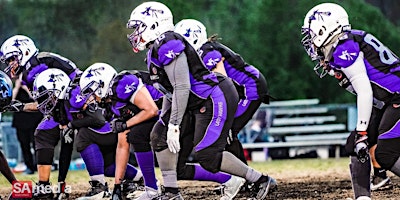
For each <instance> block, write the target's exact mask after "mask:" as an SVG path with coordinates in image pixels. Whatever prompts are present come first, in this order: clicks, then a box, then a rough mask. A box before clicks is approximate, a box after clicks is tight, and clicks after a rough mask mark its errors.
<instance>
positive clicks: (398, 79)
mask: <svg viewBox="0 0 400 200" xmlns="http://www.w3.org/2000/svg"><path fill="white" fill-rule="evenodd" d="M330 65H331V67H332V68H333V69H335V70H340V71H342V72H343V73H344V74H345V75H346V76H347V78H348V79H349V80H350V82H351V85H352V87H353V88H354V93H356V94H357V107H358V121H357V130H359V131H365V130H366V128H367V126H368V124H369V119H370V116H371V109H372V101H373V100H374V99H375V100H376V101H381V102H382V103H383V104H385V105H386V106H385V108H384V109H386V108H387V106H388V105H389V104H392V103H394V102H393V99H394V97H395V96H396V95H397V94H398V93H399V92H400V60H399V59H398V57H397V56H396V55H394V54H393V53H392V51H390V50H389V49H388V48H387V47H386V46H384V45H383V44H382V43H381V42H380V41H379V40H378V39H377V38H375V37H374V36H373V35H371V34H369V33H367V32H365V31H361V30H352V31H351V32H348V33H346V34H345V35H344V36H342V37H341V38H339V43H338V45H337V46H336V48H335V49H334V51H333V53H332V58H331V59H330ZM390 118H392V119H390V120H389V116H388V119H386V118H385V115H384V116H383V118H382V120H381V125H380V136H379V139H390V138H397V137H400V125H397V120H398V118H396V119H393V116H391V117H390ZM393 120H394V121H393ZM382 128H384V129H382Z"/></svg>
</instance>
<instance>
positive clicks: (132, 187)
mask: <svg viewBox="0 0 400 200" xmlns="http://www.w3.org/2000/svg"><path fill="white" fill-rule="evenodd" d="M121 185H122V197H127V198H130V197H129V196H132V195H131V194H133V193H135V192H136V191H137V190H141V192H143V191H144V180H143V178H141V179H140V180H139V181H132V180H123V181H122V183H121Z"/></svg>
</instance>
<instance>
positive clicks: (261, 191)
mask: <svg viewBox="0 0 400 200" xmlns="http://www.w3.org/2000/svg"><path fill="white" fill-rule="evenodd" d="M253 187H254V195H255V197H254V198H255V199H265V198H266V197H267V195H268V193H269V192H272V191H274V190H275V189H276V188H277V187H278V184H277V183H276V180H275V179H274V178H272V177H270V176H265V175H262V176H261V177H260V178H259V179H258V181H256V182H255V183H254V186H253Z"/></svg>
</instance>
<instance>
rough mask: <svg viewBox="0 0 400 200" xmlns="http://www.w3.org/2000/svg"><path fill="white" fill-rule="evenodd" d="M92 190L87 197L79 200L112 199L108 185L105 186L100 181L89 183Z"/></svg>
mask: <svg viewBox="0 0 400 200" xmlns="http://www.w3.org/2000/svg"><path fill="white" fill-rule="evenodd" d="M89 184H90V185H91V188H90V189H89V190H88V192H87V193H86V195H85V196H83V197H79V198H78V200H99V199H110V197H111V194H110V191H109V190H108V185H107V183H106V184H105V185H103V184H102V183H100V182H99V181H89Z"/></svg>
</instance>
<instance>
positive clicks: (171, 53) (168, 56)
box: [165, 49, 179, 59]
mask: <svg viewBox="0 0 400 200" xmlns="http://www.w3.org/2000/svg"><path fill="white" fill-rule="evenodd" d="M178 55H179V53H175V52H174V50H172V49H171V50H169V51H168V53H166V54H165V56H166V57H167V58H170V59H174V58H176V57H177V56H178Z"/></svg>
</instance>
